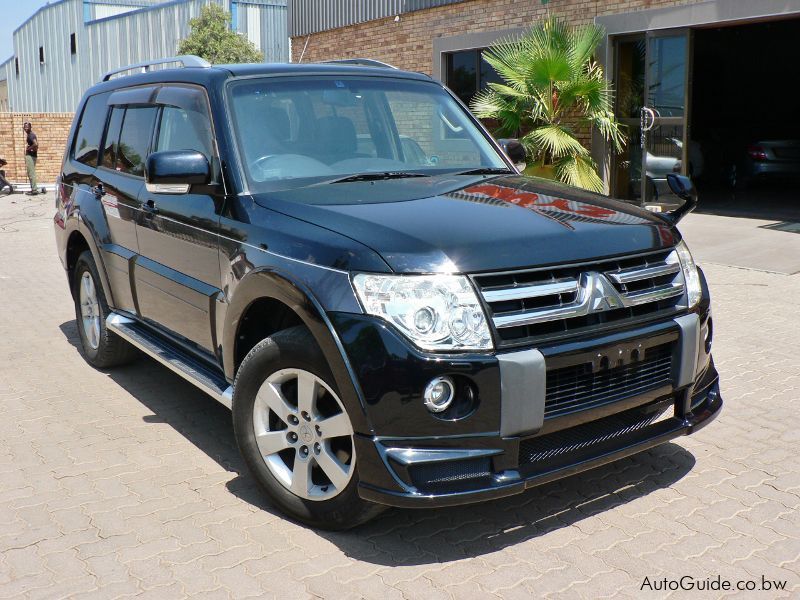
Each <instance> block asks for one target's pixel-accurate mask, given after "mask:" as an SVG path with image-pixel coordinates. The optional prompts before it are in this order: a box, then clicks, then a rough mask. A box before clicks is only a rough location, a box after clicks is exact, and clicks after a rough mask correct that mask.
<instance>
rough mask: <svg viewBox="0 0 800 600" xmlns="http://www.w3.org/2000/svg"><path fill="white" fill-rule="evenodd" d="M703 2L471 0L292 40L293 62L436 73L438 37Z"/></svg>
mask: <svg viewBox="0 0 800 600" xmlns="http://www.w3.org/2000/svg"><path fill="white" fill-rule="evenodd" d="M697 1H699V0H551V2H550V3H549V4H547V5H546V6H543V5H542V4H541V2H540V1H539V0H524V1H520V0H470V1H468V2H462V3H460V4H450V5H447V6H442V7H439V8H432V9H428V10H422V11H418V12H413V13H408V14H405V15H402V16H401V18H400V20H399V21H398V22H395V20H394V17H391V18H387V19H380V20H377V21H369V22H367V23H361V24H358V25H353V26H351V27H345V28H341V29H334V30H331V31H323V32H320V33H314V34H312V35H311V39H310V40H309V41H308V46H307V47H306V37H305V36H303V37H297V38H294V39H293V40H292V60H293V61H295V62H296V61H297V60H299V58H300V54H301V53H302V52H303V49H304V48H306V50H305V55H304V57H303V61H304V62H315V61H320V60H330V59H336V58H354V57H364V58H374V59H377V60H382V61H385V62H388V63H390V64H393V65H396V66H398V67H400V68H401V69H406V70H409V71H421V72H423V73H428V74H431V71H432V67H433V65H432V57H433V39H434V38H437V37H449V36H453V35H461V34H467V33H477V32H481V31H489V30H493V29H513V28H520V27H527V26H529V25H530V24H531V23H532V22H533V21H534V20H536V19H539V18H541V17H543V16H545V15H546V14H547V13H548V11H549V12H550V13H552V14H554V15H557V16H561V17H564V18H566V19H567V20H568V21H569V22H571V23H574V24H579V23H587V22H591V21H592V20H593V19H594V18H595V17H596V16H602V15H608V14H614V13H622V12H630V11H634V10H643V9H648V8H658V7H664V6H675V5H681V4H692V3H694V2H697Z"/></svg>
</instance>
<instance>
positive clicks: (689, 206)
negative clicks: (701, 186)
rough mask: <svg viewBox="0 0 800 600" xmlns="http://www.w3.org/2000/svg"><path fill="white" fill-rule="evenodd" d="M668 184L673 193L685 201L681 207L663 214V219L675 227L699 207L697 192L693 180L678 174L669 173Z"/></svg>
mask: <svg viewBox="0 0 800 600" xmlns="http://www.w3.org/2000/svg"><path fill="white" fill-rule="evenodd" d="M667 184H668V185H669V189H670V190H672V193H673V194H675V195H676V196H677V197H678V198H680V199H681V200H683V204H682V205H681V206H679V207H678V208H676V209H675V210H673V211H671V212H668V213H664V214H663V217H664V218H665V219H666V220H667V221H669V222H670V223H671V224H673V225H674V224H675V223H677V222H678V221H680V220H681V219H682V218H683V217H685V216H686V215H688V214H689V213H690V212H692V211H693V210H694V209H695V208H696V207H697V190H696V189H695V187H694V184H693V183H692V180H691V179H689V178H688V177H686V176H685V175H677V174H676V173H667Z"/></svg>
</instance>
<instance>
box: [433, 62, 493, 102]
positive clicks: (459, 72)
mask: <svg viewBox="0 0 800 600" xmlns="http://www.w3.org/2000/svg"><path fill="white" fill-rule="evenodd" d="M484 50H485V49H484V48H476V49H473V50H461V51H459V52H451V53H449V54H447V58H446V60H447V63H446V66H447V70H446V80H445V83H446V84H447V87H449V88H450V89H451V90H452V91H453V93H454V94H455V95H456V96H458V97H459V98H461V101H462V102H464V103H465V104H466V105H467V106H469V103H470V102H471V101H472V98H473V97H474V96H475V94H477V93H478V92H479V91H481V90H483V89H485V88H486V87H488V85H489V84H490V83H502V79H501V78H500V76H499V75H498V74H497V71H495V70H494V68H493V67H492V66H491V65H490V64H489V63H487V62H486V61H485V60H483V56H482V54H483V51H484Z"/></svg>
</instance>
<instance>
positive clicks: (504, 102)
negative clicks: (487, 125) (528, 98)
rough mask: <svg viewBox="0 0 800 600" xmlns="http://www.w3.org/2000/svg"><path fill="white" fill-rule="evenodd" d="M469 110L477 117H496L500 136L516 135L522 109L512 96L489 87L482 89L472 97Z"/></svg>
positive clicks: (517, 100) (519, 126) (520, 121)
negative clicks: (488, 88)
mask: <svg viewBox="0 0 800 600" xmlns="http://www.w3.org/2000/svg"><path fill="white" fill-rule="evenodd" d="M470 110H472V113H473V114H474V115H475V116H476V117H478V118H479V119H496V120H497V121H498V123H499V127H498V128H497V133H498V134H499V135H500V136H514V135H517V132H518V131H519V130H520V128H521V127H522V117H523V115H524V110H523V109H522V107H521V106H520V102H519V99H518V98H516V97H514V96H504V95H502V94H498V93H497V92H495V91H494V90H491V89H490V90H484V91H482V92H480V93H478V94H477V95H476V96H475V97H474V98H473V99H472V102H471V103H470Z"/></svg>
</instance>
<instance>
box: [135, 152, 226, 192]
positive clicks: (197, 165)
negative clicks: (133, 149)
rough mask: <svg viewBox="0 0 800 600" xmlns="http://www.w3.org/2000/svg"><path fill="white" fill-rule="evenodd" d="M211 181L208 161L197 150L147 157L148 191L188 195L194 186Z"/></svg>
mask: <svg viewBox="0 0 800 600" xmlns="http://www.w3.org/2000/svg"><path fill="white" fill-rule="evenodd" d="M210 179H211V167H210V166H209V164H208V159H207V158H206V157H205V156H204V155H203V154H202V153H200V152H197V151H195V150H174V151H166V152H154V153H153V154H151V155H150V156H148V157H147V164H146V165H145V181H146V184H147V191H148V192H153V193H158V194H186V193H188V191H189V188H190V187H191V186H193V185H206V184H207V183H208V182H209V180H210Z"/></svg>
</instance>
